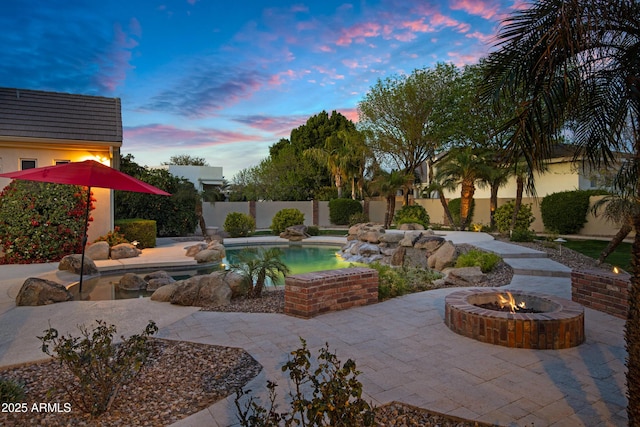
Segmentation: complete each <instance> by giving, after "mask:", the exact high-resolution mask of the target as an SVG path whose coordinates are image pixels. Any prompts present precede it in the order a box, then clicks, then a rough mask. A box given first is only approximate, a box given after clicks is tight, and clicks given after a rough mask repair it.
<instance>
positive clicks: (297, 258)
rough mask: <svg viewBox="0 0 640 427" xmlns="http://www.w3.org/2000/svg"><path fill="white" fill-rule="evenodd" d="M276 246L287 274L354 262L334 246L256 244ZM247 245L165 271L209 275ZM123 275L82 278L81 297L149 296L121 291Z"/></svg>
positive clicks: (174, 274) (178, 275)
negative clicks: (206, 262) (212, 261)
mask: <svg viewBox="0 0 640 427" xmlns="http://www.w3.org/2000/svg"><path fill="white" fill-rule="evenodd" d="M272 247H279V248H280V249H281V250H282V252H283V255H282V261H284V263H285V264H286V265H287V267H289V269H290V270H291V272H290V273H289V274H302V273H310V272H313V271H322V270H335V269H338V268H346V267H349V266H350V265H353V263H350V262H347V261H344V260H342V258H340V257H339V256H338V255H337V252H338V251H339V249H340V248H339V247H336V246H305V245H301V246H297V245H296V246H293V245H292V246H259V247H258V248H265V249H267V248H272ZM245 249H246V248H227V250H226V253H227V257H226V258H225V259H224V260H223V261H222V263H221V264H220V265H215V266H210V267H207V268H195V267H194V268H190V269H187V270H185V269H182V270H171V269H166V271H167V272H168V273H169V274H171V276H172V277H173V278H174V279H176V280H183V279H187V278H189V277H192V276H195V275H198V274H209V273H212V272H214V271H217V270H220V269H222V268H226V266H228V265H229V264H232V263H234V262H237V259H238V253H240V252H241V251H243V250H245ZM157 270H162V268H154V269H152V270H146V271H136V272H135V273H137V274H142V275H144V274H147V273H150V272H152V271H157ZM121 277H122V275H121V274H120V275H110V276H101V277H97V278H94V279H89V280H85V282H84V283H83V284H82V287H83V292H82V300H90V301H104V300H117V299H130V298H144V297H149V296H151V294H152V293H153V292H147V291H123V290H120V289H118V286H117V284H118V282H119V281H120V278H121ZM283 284H284V277H282V278H281V279H280V280H279V281H278V283H276V285H283ZM271 285H272V284H271V283H267V286H271ZM74 288H75V286H74V287H73V288H71V289H70V291H71V292H72V293H74V297H75V298H76V299H78V295H77V291H75V292H74Z"/></svg>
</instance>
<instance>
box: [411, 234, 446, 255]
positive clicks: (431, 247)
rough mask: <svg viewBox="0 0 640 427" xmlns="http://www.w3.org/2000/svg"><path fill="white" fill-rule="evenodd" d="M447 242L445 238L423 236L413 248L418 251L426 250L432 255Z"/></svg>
mask: <svg viewBox="0 0 640 427" xmlns="http://www.w3.org/2000/svg"><path fill="white" fill-rule="evenodd" d="M444 242H445V240H444V237H439V236H429V235H425V234H422V235H421V236H420V237H419V238H418V240H416V242H415V243H414V245H413V247H414V248H416V249H425V250H426V251H428V252H430V253H432V252H435V251H436V249H438V248H439V247H440V246H442V244H443V243H444Z"/></svg>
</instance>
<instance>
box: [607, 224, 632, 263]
mask: <svg viewBox="0 0 640 427" xmlns="http://www.w3.org/2000/svg"><path fill="white" fill-rule="evenodd" d="M631 230H633V227H632V226H631V224H629V223H626V224H624V225H623V226H622V227H620V230H618V232H617V233H616V235H615V236H613V239H611V241H610V242H609V244H608V245H607V247H606V248H604V249H603V250H602V252H600V256H599V257H598V264H602V263H603V262H604V260H605V259H607V257H608V256H609V255H611V252H613V251H615V250H616V248H617V247H618V245H619V244H620V243H622V241H623V240H624V239H626V238H627V236H628V235H629V233H631Z"/></svg>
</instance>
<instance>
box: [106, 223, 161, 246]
mask: <svg viewBox="0 0 640 427" xmlns="http://www.w3.org/2000/svg"><path fill="white" fill-rule="evenodd" d="M116 225H117V226H118V227H120V231H122V234H124V236H125V237H126V238H127V240H129V241H130V242H138V245H137V248H138V249H144V248H155V247H156V234H157V232H158V231H157V228H156V222H155V221H154V220H151V219H119V220H118V221H116Z"/></svg>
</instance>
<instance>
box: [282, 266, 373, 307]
mask: <svg viewBox="0 0 640 427" xmlns="http://www.w3.org/2000/svg"><path fill="white" fill-rule="evenodd" d="M377 302H378V272H377V271H376V270H374V269H371V268H364V267H354V268H343V269H339V270H327V271H317V272H314V273H305V274H294V275H291V276H288V277H286V278H285V285H284V313H285V314H288V315H290V316H296V317H302V318H305V319H309V318H311V317H314V316H317V315H319V314H323V313H328V312H330V311H339V310H345V309H348V308H352V307H358V306H363V305H369V304H375V303H377Z"/></svg>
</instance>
